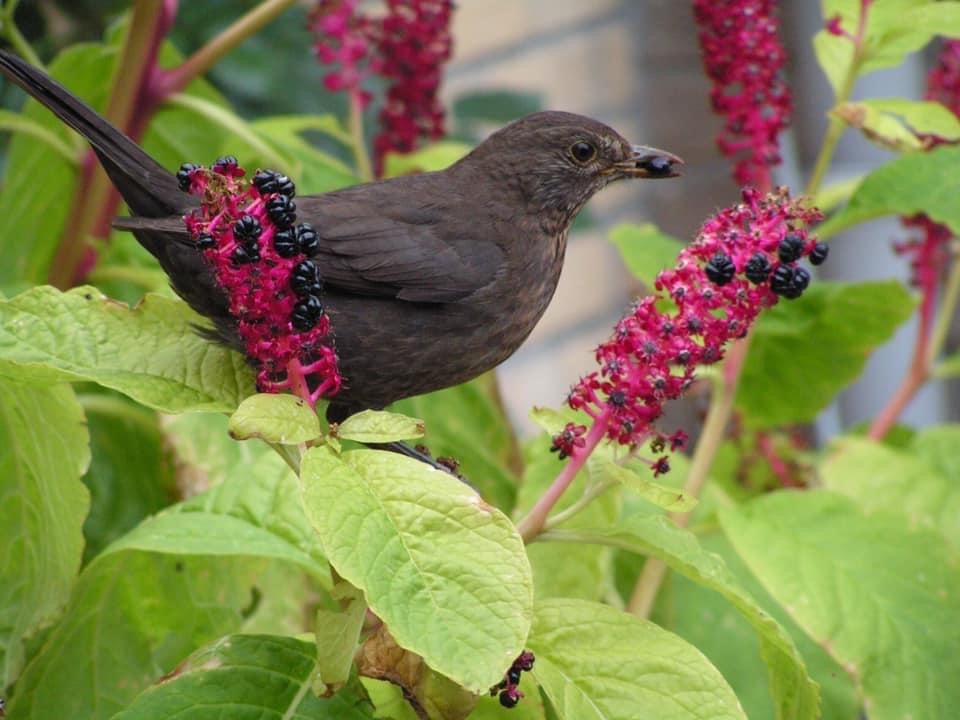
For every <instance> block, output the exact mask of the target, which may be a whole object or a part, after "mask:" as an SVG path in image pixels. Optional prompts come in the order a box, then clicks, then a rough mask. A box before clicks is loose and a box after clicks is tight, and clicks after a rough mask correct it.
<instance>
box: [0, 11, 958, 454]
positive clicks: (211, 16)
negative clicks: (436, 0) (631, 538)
mask: <svg viewBox="0 0 960 720" xmlns="http://www.w3.org/2000/svg"><path fill="white" fill-rule="evenodd" d="M370 2H371V4H375V0H370ZM254 5H256V2H255V0H205V1H204V2H193V3H191V2H186V1H183V2H181V3H180V11H179V14H178V18H177V24H176V26H175V28H174V32H173V34H172V37H173V40H174V42H175V43H176V44H177V45H178V47H180V48H181V50H183V51H184V52H189V51H190V50H192V49H195V48H196V47H199V46H200V45H201V44H202V43H203V41H204V40H206V39H207V38H209V37H211V36H212V35H214V34H215V33H216V32H217V31H218V30H220V29H222V28H223V27H224V26H226V25H227V24H228V23H229V22H230V21H231V20H232V19H234V18H235V17H237V16H239V15H240V14H241V13H242V12H243V11H245V10H247V9H249V8H251V7H253V6H254ZM311 5H312V3H311V2H309V1H305V2H303V3H302V6H301V7H299V8H297V9H296V10H293V11H290V12H288V13H286V14H285V15H284V16H283V17H282V18H281V19H280V20H279V21H277V22H275V23H273V24H272V25H271V26H270V27H269V28H268V29H267V30H266V31H265V32H263V33H262V34H260V35H258V36H256V37H254V38H252V39H251V40H249V41H247V42H246V43H244V45H243V46H241V47H240V48H238V49H237V50H235V51H234V52H233V53H232V54H231V55H230V56H228V57H227V58H226V59H225V60H224V61H222V62H221V63H220V64H218V65H217V67H216V68H215V69H214V71H213V72H212V73H211V75H210V78H211V80H212V81H213V82H214V83H215V84H216V85H218V87H220V88H221V89H222V90H223V91H224V92H225V93H226V94H228V96H229V97H230V98H231V100H232V101H233V102H234V103H235V105H236V106H237V108H238V110H239V112H241V113H242V114H245V115H248V116H255V115H257V114H262V113H267V112H269V113H283V112H316V113H321V112H331V111H334V112H340V113H341V114H342V111H343V98H342V97H341V96H338V95H330V94H329V93H326V92H324V91H323V90H322V87H321V77H322V70H321V68H320V67H319V66H318V65H317V63H316V62H315V61H314V60H313V57H312V54H311V51H310V46H311V38H310V35H309V33H308V32H307V30H306V28H305V14H306V10H307V9H308V8H309V7H310V6H311ZM128 6H129V2H128V1H127V0H24V1H23V2H21V4H20V8H19V10H18V21H22V24H21V27H22V28H23V29H24V31H25V32H26V33H27V34H28V36H30V37H31V39H32V40H36V41H37V42H38V49H39V50H40V51H41V53H42V54H43V55H44V57H49V56H50V55H51V54H52V53H53V52H54V51H55V50H56V49H57V47H59V46H62V45H65V44H67V43H70V42H75V41H77V40H81V39H84V38H90V39H96V38H99V37H100V35H101V34H102V32H103V30H104V28H105V27H107V26H108V24H109V23H110V22H112V21H113V20H114V19H115V18H116V17H117V15H118V14H119V13H121V12H122V11H123V10H125V9H126V8H127V7H128ZM780 8H781V13H782V26H783V37H784V40H785V42H786V44H787V45H788V47H789V54H790V58H791V61H790V65H789V69H788V72H789V76H790V77H789V80H790V85H791V87H792V90H793V96H794V102H795V107H796V110H795V118H794V126H793V129H792V131H791V133H790V134H788V136H787V137H786V144H787V146H786V147H785V152H784V157H785V164H784V167H783V169H782V172H781V173H780V176H779V181H780V182H782V183H786V184H788V185H790V186H791V187H792V188H793V189H794V191H795V192H798V191H799V190H800V189H801V188H802V187H803V184H804V182H805V181H806V178H807V175H808V172H809V169H810V167H811V165H812V162H813V157H814V155H815V153H816V151H817V148H818V146H819V143H820V139H821V137H822V134H823V129H824V126H825V113H826V110H827V109H828V107H829V104H830V100H831V98H830V93H829V89H828V87H827V84H826V81H825V80H824V78H823V76H822V74H821V72H820V70H819V68H818V66H817V64H816V61H815V58H814V57H813V54H812V50H811V49H810V38H811V37H812V36H813V34H814V33H816V32H817V31H818V30H819V29H820V28H821V27H822V26H823V19H822V18H821V17H820V10H819V3H817V2H814V0H781V2H780ZM454 44H455V48H454V59H453V61H452V62H451V63H450V64H449V66H448V68H447V73H446V80H445V84H444V88H443V97H444V99H445V100H446V104H447V106H448V107H449V108H450V109H451V113H450V115H451V121H450V126H451V132H452V133H453V134H454V135H457V136H460V137H466V138H470V139H472V140H477V139H479V138H481V137H482V136H483V135H484V134H485V133H486V132H489V131H490V130H491V129H493V128H494V127H497V126H498V125H500V124H503V123H505V122H506V121H508V120H510V119H512V118H514V117H517V116H519V115H521V114H524V113H525V112H529V111H532V110H535V109H540V108H552V109H563V110H569V111H573V112H579V113H584V114H587V115H591V116H594V117H596V118H598V119H600V120H603V121H605V122H607V123H609V124H611V125H613V126H614V127H616V128H617V129H619V130H620V131H621V132H622V133H623V134H624V135H625V136H627V137H628V138H630V139H631V140H633V141H635V142H638V143H643V144H649V145H654V146H658V147H661V148H664V149H667V150H670V151H672V152H675V153H677V154H679V155H680V156H682V157H683V158H684V159H685V160H686V168H685V173H684V176H683V177H682V178H680V179H677V180H671V181H662V182H645V183H632V184H629V183H625V184H622V185H620V186H614V187H611V188H609V189H608V190H606V191H605V192H603V193H601V194H600V195H599V196H598V197H596V198H595V199H594V200H593V201H592V202H591V203H590V205H589V206H588V208H587V212H586V216H587V217H585V218H584V219H583V220H582V221H580V222H578V224H577V227H576V228H575V232H574V233H573V235H572V237H571V243H570V248H569V251H568V260H567V263H566V267H565V269H564V274H563V278H562V281H561V285H560V288H559V290H558V292H557V295H556V297H555V300H554V302H553V304H552V306H551V307H550V309H549V311H548V312H547V315H546V317H545V318H544V319H543V321H542V322H541V324H540V325H539V327H538V328H537V329H536V330H535V332H534V334H533V336H532V337H531V338H530V340H529V341H528V342H527V344H526V345H525V346H524V347H523V348H522V349H521V351H520V352H519V353H518V354H517V355H516V356H515V357H514V358H512V359H511V360H510V361H508V362H507V363H506V364H505V365H504V366H503V367H502V369H501V371H500V377H501V380H502V385H503V390H504V396H505V398H506V400H507V402H508V404H509V407H510V410H511V414H512V416H513V418H514V419H515V421H516V422H517V423H518V425H520V426H521V427H530V426H529V425H528V424H526V419H525V415H526V411H527V409H528V408H529V407H530V406H531V405H533V404H550V405H558V404H559V403H560V402H562V399H563V397H564V395H565V393H566V389H567V388H568V386H569V385H570V384H571V383H572V382H574V381H575V380H576V379H577V377H578V376H579V375H580V374H581V373H583V372H585V371H587V370H589V369H591V368H592V365H593V358H592V350H593V348H594V347H595V346H596V345H597V344H598V343H599V342H601V341H602V340H604V339H605V338H606V337H607V335H608V334H609V332H610V330H611V328H612V325H613V323H614V322H615V321H616V320H617V318H619V317H620V315H621V314H622V313H623V312H624V310H625V309H626V307H627V306H628V304H629V302H630V300H631V299H632V298H633V297H634V296H635V295H636V294H637V293H638V292H640V291H641V290H642V288H641V287H639V286H638V285H637V284H636V283H635V281H633V280H632V279H631V278H630V276H629V275H628V273H627V272H626V271H625V270H624V268H623V266H622V264H621V262H620V260H619V257H618V255H617V253H616V251H615V250H614V249H613V248H612V247H611V246H610V245H609V244H608V243H607V241H606V235H607V233H608V231H609V229H610V228H611V227H613V226H614V225H616V224H617V223H620V222H653V223H656V224H657V225H658V226H660V227H661V228H662V229H664V230H665V231H666V232H668V233H670V234H672V235H674V236H676V237H678V238H682V239H689V238H691V237H693V236H694V235H695V233H696V230H697V228H698V226H699V225H700V223H701V222H702V221H703V220H704V219H705V218H706V217H707V216H708V215H709V214H710V213H711V212H713V211H714V210H715V209H716V208H718V207H722V206H725V205H728V204H730V203H731V202H735V201H736V199H737V188H736V186H735V185H734V184H733V182H732V181H731V180H730V178H729V164H728V162H727V161H726V160H724V159H723V158H721V157H720V156H719V154H718V153H717V152H716V150H715V146H714V136H715V134H716V131H717V129H718V127H719V121H718V120H717V118H715V117H714V116H713V115H712V114H711V113H710V110H709V106H708V101H707V97H708V84H707V81H706V79H705V78H704V76H703V73H702V71H701V68H700V56H699V50H698V47H697V39H696V29H695V26H694V24H693V21H692V13H691V9H690V2H689V0H591V1H589V2H586V1H584V0H458V2H457V10H456V12H455V14H454ZM925 70H926V64H925V58H924V57H921V56H915V57H914V58H912V59H911V60H910V61H908V63H907V64H906V65H904V66H901V67H899V68H896V69H894V70H890V71H885V72H881V73H876V74H874V75H871V76H869V77H868V78H866V79H864V80H863V81H862V83H861V85H860V88H859V89H860V91H861V92H862V93H864V94H870V95H889V96H905V97H914V98H916V97H920V96H921V95H922V93H923V85H924V74H925ZM291 88H297V91H295V92H291ZM2 93H3V95H2V96H0V100H3V101H4V102H5V103H8V101H11V99H12V98H11V95H10V93H9V88H3V90H2ZM14 102H16V100H14ZM888 157H890V156H889V155H888V154H887V153H885V152H883V151H881V150H879V149H877V148H875V147H873V146H871V145H869V144H868V143H867V142H866V141H864V140H862V139H861V138H860V137H859V136H857V135H855V134H854V133H847V134H846V135H845V137H844V139H843V141H842V143H841V145H840V148H839V152H838V154H837V161H836V163H835V166H834V171H833V175H832V177H831V178H830V179H831V180H839V179H842V178H844V177H851V176H854V175H856V174H860V173H862V172H864V171H865V170H867V169H869V168H871V167H873V166H876V165H878V164H880V163H882V162H883V161H885V160H886V159H888ZM904 235H905V233H904V231H903V230H902V229H901V228H900V226H899V223H898V222H896V221H895V220H887V221H882V222H876V223H873V224H871V225H869V226H866V227H863V228H861V229H859V230H858V231H857V233H856V234H853V235H851V234H847V235H844V236H842V237H841V238H840V239H838V241H837V242H835V243H834V247H833V250H832V253H831V259H830V262H829V263H828V264H827V265H826V266H825V275H826V276H827V277H831V278H837V279H840V278H843V279H866V278H889V277H896V278H899V279H905V278H906V276H907V268H906V267H905V265H904V263H903V262H901V261H900V260H899V259H898V258H896V257H895V256H894V255H893V254H892V252H891V243H892V241H893V240H894V239H901V238H903V237H904ZM876 312H879V313H882V312H884V308H876ZM914 332H915V328H914V324H913V323H909V324H908V325H906V326H905V327H903V328H902V329H901V331H900V332H899V333H898V335H897V336H896V338H895V339H894V340H893V341H892V342H891V343H889V344H888V345H887V346H886V347H885V348H883V349H882V350H881V351H880V352H878V353H876V355H875V356H874V357H872V358H871V360H870V363H869V365H868V367H867V370H866V371H865V373H864V375H863V377H862V378H861V380H860V381H859V382H857V383H856V384H855V385H854V386H853V387H851V388H850V389H849V390H848V391H847V392H845V393H844V394H843V395H842V397H841V398H840V399H839V401H838V402H837V403H836V404H835V405H834V406H833V407H832V408H830V409H829V410H828V411H827V412H825V413H824V414H823V416H822V418H821V420H820V422H819V424H818V427H819V429H820V431H821V432H822V433H823V434H824V435H828V434H831V433H833V432H835V431H836V430H837V429H839V428H840V427H845V426H848V425H850V424H853V423H856V422H859V421H861V420H864V419H865V418H868V417H871V416H872V415H873V414H875V413H876V412H877V410H878V409H879V408H880V407H881V406H882V405H883V403H884V402H885V401H886V399H887V398H888V397H889V394H890V393H891V392H892V390H893V389H894V388H895V387H896V386H897V384H898V383H899V382H900V379H901V378H902V375H903V372H904V370H905V368H906V366H907V364H908V362H909V356H910V352H911V347H912V339H913V334H914ZM825 341H826V342H829V339H825ZM953 346H954V347H955V346H956V343H955V342H954V344H953ZM695 404H696V402H695V401H694V405H695ZM958 407H960V397H958V390H957V387H956V385H953V386H950V385H945V384H942V383H929V384H928V385H927V387H926V388H925V389H924V390H923V391H922V392H921V393H920V395H919V396H918V397H917V398H916V399H915V400H914V402H913V403H912V404H911V405H910V407H909V409H908V411H907V413H906V414H905V415H904V416H903V420H904V421H905V422H908V423H910V424H916V425H923V424H927V423H931V422H934V421H937V420H943V419H948V418H953V419H957V418H958V415H960V412H958Z"/></svg>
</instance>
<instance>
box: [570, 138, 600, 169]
mask: <svg viewBox="0 0 960 720" xmlns="http://www.w3.org/2000/svg"><path fill="white" fill-rule="evenodd" d="M570 156H571V157H572V158H573V159H574V160H576V161H577V162H578V163H580V164H581V165H585V164H586V163H588V162H590V161H591V160H593V159H594V158H595V157H596V156H597V149H596V148H595V147H594V146H593V145H591V144H590V143H588V142H585V141H583V140H580V141H579V142H575V143H574V144H573V145H571V146H570Z"/></svg>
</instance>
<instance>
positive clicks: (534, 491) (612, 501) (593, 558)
mask: <svg viewBox="0 0 960 720" xmlns="http://www.w3.org/2000/svg"><path fill="white" fill-rule="evenodd" d="M594 452H595V454H596V455H604V456H605V459H606V458H607V457H608V456H609V448H607V447H599V448H597V449H596V450H595V451H594ZM563 466H564V463H563V462H562V461H559V460H557V454H556V453H552V452H550V439H549V437H547V436H545V435H539V436H537V437H535V438H532V439H531V440H530V441H528V442H527V443H526V445H525V447H524V471H523V484H522V485H521V486H520V492H519V495H518V497H517V508H516V514H517V515H518V516H522V515H523V514H524V513H526V512H527V511H529V510H530V508H532V507H533V505H534V503H536V501H537V500H538V499H539V498H540V497H541V496H542V495H543V493H544V492H546V490H547V488H548V487H550V484H551V483H552V482H553V480H554V478H555V477H556V476H557V474H558V473H559V472H560V471H561V470H562V469H563ZM595 481H596V480H595V479H594V478H593V477H591V474H590V472H589V471H588V472H580V473H578V474H577V477H576V478H575V479H574V481H573V483H572V484H571V486H570V487H569V489H568V490H567V492H566V493H564V496H563V497H562V498H560V502H558V503H557V505H556V507H555V508H554V511H555V512H557V511H563V510H565V509H567V508H568V507H569V506H570V505H571V504H573V503H574V502H575V501H576V500H578V499H579V498H580V497H582V495H583V493H584V491H585V490H586V488H587V486H588V485H589V484H591V483H592V482H595ZM621 495H622V493H621V492H620V491H619V490H618V489H611V490H609V491H608V492H606V493H605V494H604V495H602V496H600V497H598V498H595V499H594V500H593V501H592V502H590V504H589V505H587V506H586V507H585V508H584V509H583V510H582V511H581V512H580V513H578V514H577V515H576V516H574V517H573V518H572V519H570V520H568V521H567V522H565V523H564V525H563V527H564V528H568V529H574V528H583V527H587V528H589V527H607V526H610V525H612V524H613V523H614V522H616V519H617V518H618V517H619V516H620V509H621V506H622V504H623V503H622V501H621ZM610 554H611V551H610V548H607V547H603V546H601V545H589V544H586V543H583V544H578V545H561V544H559V543H543V542H537V543H533V544H532V545H528V546H527V555H528V557H529V558H530V565H531V567H532V568H533V581H534V588H535V593H534V594H535V596H536V597H537V598H539V599H542V598H547V597H569V598H579V599H581V600H601V599H602V598H603V597H604V595H605V593H606V591H607V589H608V575H609V571H610Z"/></svg>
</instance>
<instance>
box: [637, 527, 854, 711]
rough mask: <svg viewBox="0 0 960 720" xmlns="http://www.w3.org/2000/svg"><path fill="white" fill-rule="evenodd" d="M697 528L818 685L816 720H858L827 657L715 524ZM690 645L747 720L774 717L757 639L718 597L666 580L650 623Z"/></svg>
mask: <svg viewBox="0 0 960 720" xmlns="http://www.w3.org/2000/svg"><path fill="white" fill-rule="evenodd" d="M711 525H712V527H713V529H711V530H708V529H707V527H706V526H701V527H699V528H697V538H698V539H699V541H700V544H701V545H702V546H703V547H704V549H706V550H708V551H709V552H711V553H716V554H717V555H719V556H720V557H722V558H723V561H724V563H725V564H726V566H727V567H728V568H729V569H730V571H731V572H732V573H733V574H734V576H735V577H736V578H737V581H738V582H739V583H740V585H741V586H742V587H743V588H744V589H745V590H747V591H748V592H749V593H750V595H752V596H753V597H754V599H755V600H756V601H757V603H758V604H759V605H760V606H761V607H763V608H764V609H765V610H766V611H767V612H768V613H770V615H771V616H773V618H774V619H776V621H777V622H778V623H780V625H781V626H782V627H783V628H784V629H785V630H786V631H787V633H788V634H789V635H790V636H791V637H792V638H793V640H794V642H795V643H796V645H797V650H799V652H800V655H801V656H802V657H803V659H804V662H805V663H806V666H807V670H808V672H809V673H810V676H811V677H812V678H813V680H814V681H816V682H817V683H818V684H819V685H820V696H821V703H822V708H821V715H820V717H823V718H829V719H830V720H859V718H860V702H859V698H858V696H857V692H856V690H855V688H854V686H853V681H852V680H851V679H850V677H849V676H848V675H847V674H846V673H845V672H844V671H843V669H842V668H841V667H840V666H839V665H837V662H836V661H835V660H834V659H833V658H831V657H830V656H829V655H828V654H827V652H826V651H825V650H824V649H823V648H822V647H820V646H819V645H818V644H817V643H815V642H814V641H813V640H811V639H810V638H809V636H807V634H806V633H805V632H804V631H803V630H801V629H800V628H799V627H797V625H796V623H794V622H793V620H792V619H791V618H790V616H789V615H788V614H787V613H786V611H785V610H783V609H782V608H781V607H780V606H779V605H778V604H777V602H776V601H775V600H774V599H773V598H771V597H770V596H769V594H768V593H767V592H766V591H765V590H764V589H763V587H762V586H761V585H760V583H759V582H757V580H756V578H754V577H753V575H752V574H751V573H750V571H749V570H748V569H747V568H746V566H745V565H744V564H743V561H742V560H741V559H740V558H739V556H738V555H737V554H736V552H734V550H733V548H732V547H731V546H730V543H729V541H728V540H727V539H726V538H725V537H724V535H723V533H721V532H720V531H719V528H717V527H716V525H715V523H713V522H711ZM651 619H652V620H653V621H654V622H656V623H657V624H660V625H661V626H662V627H664V628H665V629H667V630H670V631H672V632H675V633H677V634H678V635H680V636H681V637H682V638H684V639H685V640H686V641H687V642H689V643H691V644H692V645H694V646H695V647H696V648H697V649H698V650H700V651H701V652H702V653H703V654H704V655H706V656H707V658H708V659H709V660H710V662H712V663H713V664H714V665H716V667H717V669H718V670H720V672H721V673H723V676H724V677H725V678H726V679H727V682H729V683H730V686H731V687H732V688H733V690H734V692H736V693H737V698H739V700H740V703H741V704H742V705H743V709H744V710H745V711H746V713H747V716H748V717H750V718H751V719H752V720H761V719H766V720H772V719H773V718H775V717H777V713H776V709H775V708H774V704H773V699H772V697H771V695H770V689H769V687H768V686H766V685H765V684H764V683H760V682H757V678H759V677H763V675H764V674H765V673H766V667H765V666H764V662H763V659H762V657H761V655H760V648H759V644H758V642H757V634H756V632H755V631H754V629H753V627H751V625H750V623H749V622H747V620H746V618H745V617H744V616H743V615H742V614H741V613H740V612H739V611H737V609H736V608H735V607H734V606H733V605H731V604H730V603H729V602H728V601H727V600H726V599H725V598H724V597H723V596H721V595H720V594H718V593H716V592H714V591H713V590H711V589H710V588H709V587H707V586H705V585H701V584H700V583H698V582H695V581H693V580H691V579H689V578H686V577H684V576H682V575H680V574H676V573H675V574H673V575H671V576H670V577H669V578H668V580H667V581H666V582H664V584H663V586H662V587H661V589H660V592H659V594H658V595H657V605H656V611H655V613H654V615H653V617H652V618H651Z"/></svg>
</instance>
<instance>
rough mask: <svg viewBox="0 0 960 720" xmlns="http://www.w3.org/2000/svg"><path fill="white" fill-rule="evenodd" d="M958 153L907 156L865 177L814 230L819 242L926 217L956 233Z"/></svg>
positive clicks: (945, 150)
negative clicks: (902, 218) (873, 225)
mask: <svg viewBox="0 0 960 720" xmlns="http://www.w3.org/2000/svg"><path fill="white" fill-rule="evenodd" d="M958 163H960V148H957V147H950V146H943V147H939V148H936V149H934V150H931V151H930V152H923V153H908V154H906V155H902V156H901V157H898V158H897V159H896V160H891V161H890V162H888V163H887V164H886V165H883V166H882V167H880V168H878V169H876V170H874V171H873V172H872V173H870V174H869V175H867V176H866V177H865V178H864V179H863V182H861V183H860V185H859V186H858V187H857V189H856V191H855V192H854V193H853V197H851V198H850V202H849V203H847V205H846V206H845V207H844V208H843V209H842V210H841V211H840V212H838V213H837V214H836V215H834V216H833V217H831V218H829V219H828V220H827V221H826V222H825V223H824V224H823V225H821V226H820V227H819V228H817V232H818V233H819V234H820V235H821V236H824V237H826V236H829V235H834V234H836V233H837V232H839V231H841V230H843V229H845V228H848V227H850V226H851V225H856V224H858V223H862V222H865V221H867V220H873V219H874V218H878V217H882V216H884V215H915V214H917V213H926V214H927V215H928V216H929V217H930V218H932V219H933V220H936V221H937V222H939V223H944V224H946V225H949V226H950V228H951V229H952V230H953V231H954V232H960V205H958V204H957V202H956V198H957V195H958V193H960V173H957V172H956V168H957V165H958Z"/></svg>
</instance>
